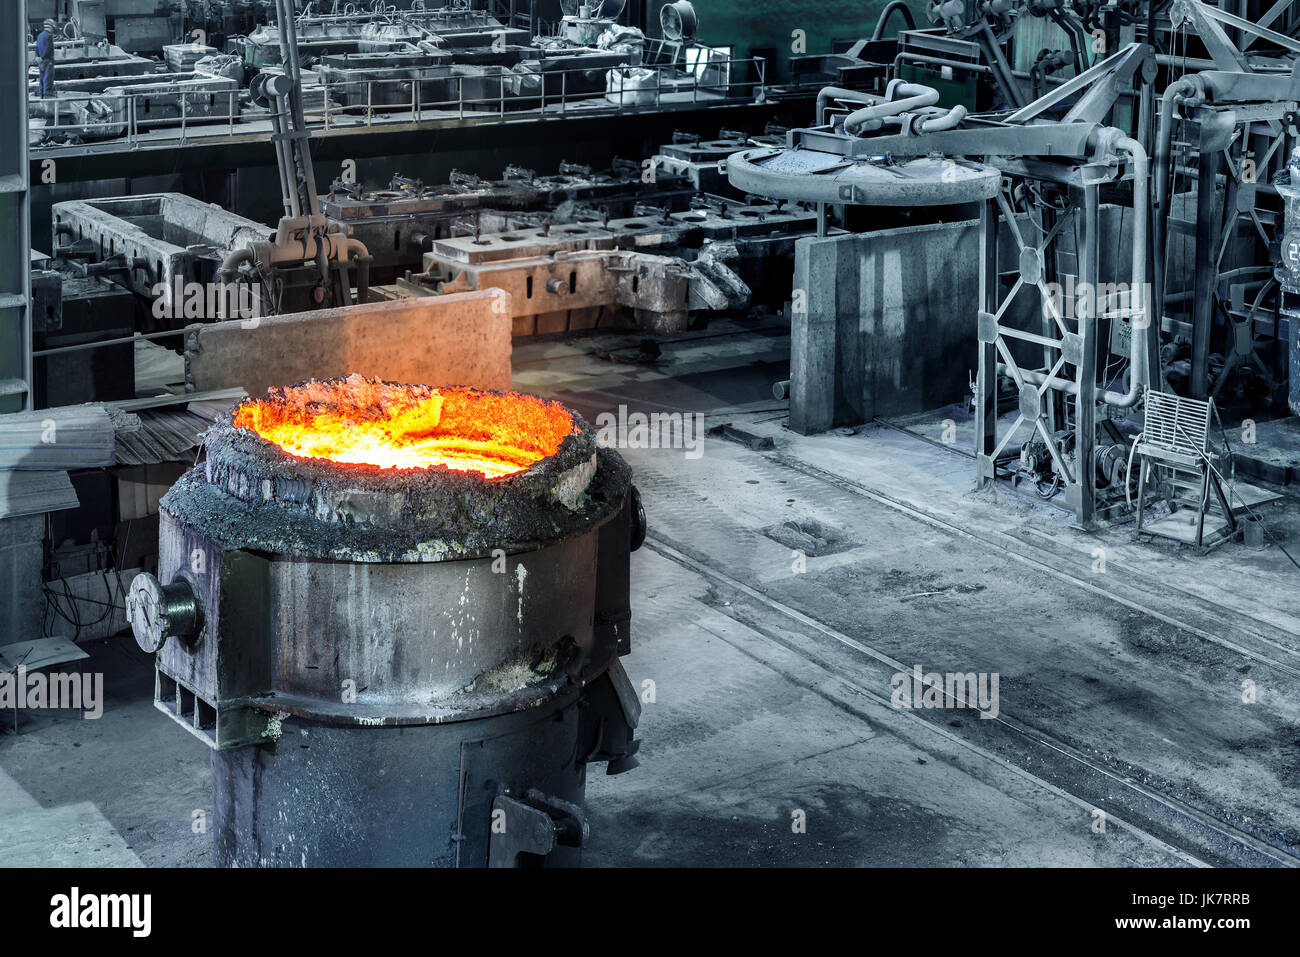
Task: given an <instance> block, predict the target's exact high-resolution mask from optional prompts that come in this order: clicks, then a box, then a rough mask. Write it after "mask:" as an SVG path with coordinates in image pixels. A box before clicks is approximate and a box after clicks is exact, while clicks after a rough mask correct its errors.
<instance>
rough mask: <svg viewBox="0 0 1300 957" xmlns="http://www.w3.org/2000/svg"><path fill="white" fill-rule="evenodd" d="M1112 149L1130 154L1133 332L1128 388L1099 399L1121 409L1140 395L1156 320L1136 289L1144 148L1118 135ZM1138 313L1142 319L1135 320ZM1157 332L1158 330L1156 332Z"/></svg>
mask: <svg viewBox="0 0 1300 957" xmlns="http://www.w3.org/2000/svg"><path fill="white" fill-rule="evenodd" d="M1115 148H1116V149H1120V150H1124V151H1125V152H1127V153H1128V156H1129V165H1130V166H1131V167H1132V169H1133V272H1132V279H1131V282H1130V283H1129V309H1130V311H1131V319H1132V320H1133V321H1132V324H1131V329H1132V335H1131V336H1130V337H1129V387H1128V392H1125V393H1123V394H1121V393H1118V392H1111V391H1107V392H1106V393H1105V394H1104V395H1102V396H1101V400H1102V401H1103V402H1105V403H1106V404H1107V405H1113V406H1117V407H1119V408H1121V409H1128V408H1132V407H1133V406H1134V405H1136V404H1137V401H1138V399H1139V398H1141V396H1142V390H1143V389H1144V388H1145V387H1146V385H1147V382H1148V379H1149V376H1148V373H1149V371H1150V370H1149V369H1148V368H1147V364H1148V361H1149V360H1148V357H1147V338H1148V337H1149V336H1150V335H1152V330H1153V329H1157V330H1158V329H1159V326H1157V325H1155V323H1156V322H1157V321H1158V320H1157V318H1156V316H1153V315H1152V311H1153V310H1152V305H1153V304H1152V301H1151V300H1152V299H1153V298H1154V297H1149V296H1148V297H1142V298H1143V301H1142V302H1141V303H1140V304H1139V302H1138V290H1140V289H1145V288H1146V281H1147V219H1148V217H1149V216H1150V214H1151V213H1150V211H1151V207H1150V202H1151V200H1150V195H1151V181H1150V174H1149V167H1148V163H1147V151H1146V150H1144V149H1143V148H1142V144H1141V143H1139V142H1138V141H1137V140H1135V139H1133V138H1132V137H1131V136H1125V137H1121V138H1120V139H1118V140H1116V141H1115ZM1139 315H1140V316H1141V318H1142V320H1143V321H1142V322H1141V324H1139V323H1138V322H1137V321H1136V320H1137V318H1138V316H1139ZM1156 334H1157V335H1158V334H1159V333H1158V332H1157V333H1156Z"/></svg>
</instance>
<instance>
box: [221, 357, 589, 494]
mask: <svg viewBox="0 0 1300 957" xmlns="http://www.w3.org/2000/svg"><path fill="white" fill-rule="evenodd" d="M234 424H235V427H236V428H243V429H251V430H252V431H254V432H256V433H257V434H258V435H260V436H262V438H264V439H267V440H269V441H271V442H274V443H275V444H276V445H278V446H279V447H280V448H282V449H284V451H286V452H288V453H289V454H290V455H293V456H297V457H298V458H316V459H329V460H330V461H333V462H345V463H350V464H358V465H360V464H364V465H377V466H379V467H380V468H386V469H424V468H429V467H430V466H435V465H445V466H446V467H447V468H449V469H454V470H455V471H458V472H479V473H482V475H483V476H485V477H486V478H501V477H502V476H506V475H513V474H514V473H516V472H522V471H523V470H524V469H526V468H528V467H529V466H530V465H532V464H533V463H535V462H540V461H541V460H542V459H544V458H546V457H547V456H548V455H554V454H555V452H556V451H557V450H558V449H559V447H560V443H561V442H563V441H564V437H565V436H566V435H568V434H569V433H571V432H572V431H573V428H574V425H573V416H571V415H570V414H569V413H568V412H566V411H565V410H564V409H563V408H562V407H561V406H559V405H556V404H554V403H551V402H546V401H544V400H542V399H538V398H535V397H533V396H529V395H519V394H513V393H512V394H509V395H493V394H491V393H486V392H477V391H475V390H473V389H464V388H445V389H433V388H430V387H428V386H412V385H393V384H390V383H385V382H381V381H379V380H377V379H367V378H365V377H363V376H359V375H352V376H348V377H347V378H344V379H336V380H333V381H329V382H309V383H307V384H305V385H302V386H295V387H292V388H287V389H274V390H272V392H271V395H270V396H269V397H268V398H265V399H256V400H252V401H249V402H245V403H243V404H241V405H240V406H239V407H238V408H237V409H236V410H235V414H234Z"/></svg>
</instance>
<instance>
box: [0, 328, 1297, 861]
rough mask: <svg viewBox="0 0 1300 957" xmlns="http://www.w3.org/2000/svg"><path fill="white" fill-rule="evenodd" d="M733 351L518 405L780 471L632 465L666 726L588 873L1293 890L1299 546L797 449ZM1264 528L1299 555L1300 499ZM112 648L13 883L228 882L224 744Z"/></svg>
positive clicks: (521, 370)
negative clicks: (101, 871)
mask: <svg viewBox="0 0 1300 957" xmlns="http://www.w3.org/2000/svg"><path fill="white" fill-rule="evenodd" d="M736 331H737V330H736V328H735V327H730V326H727V325H725V324H721V325H715V326H714V327H712V328H711V329H710V330H708V331H706V332H704V333H702V334H688V335H686V336H683V337H680V340H678V341H673V342H665V343H662V349H663V356H662V357H661V359H660V360H659V361H658V362H657V363H653V364H641V363H635V362H625V363H624V362H611V361H609V360H608V359H607V358H602V357H599V356H596V355H594V354H593V352H595V351H596V350H597V349H599V350H600V351H601V352H603V353H605V354H608V353H609V352H610V351H613V352H615V353H618V354H622V355H628V356H630V355H631V354H633V353H634V352H635V351H636V348H635V347H636V343H637V338H636V337H618V336H601V337H599V338H598V339H593V340H567V341H551V342H545V341H543V342H532V343H528V344H524V345H520V346H517V347H516V351H515V366H516V379H515V384H516V387H517V388H520V389H523V390H526V391H535V392H539V393H545V394H551V395H555V396H557V397H561V398H563V399H564V400H565V401H568V402H570V403H571V404H573V405H575V406H576V407H578V408H579V409H581V410H583V411H584V412H585V413H587V414H589V415H591V416H594V415H595V413H596V412H598V411H600V410H602V409H611V408H616V407H617V406H618V405H619V404H626V405H627V406H628V409H629V411H643V412H650V411H655V410H665V409H667V410H674V409H685V410H691V411H699V412H702V413H705V414H706V415H707V416H708V418H707V423H708V424H709V425H717V424H720V423H724V422H730V423H732V424H733V425H736V426H738V427H740V428H743V429H745V430H747V431H749V432H751V433H754V434H756V435H762V436H768V437H771V438H772V439H773V443H774V447H773V448H772V449H770V450H764V451H754V450H751V449H750V448H749V447H747V446H745V445H742V444H738V443H736V442H731V441H727V440H725V439H722V438H714V437H709V438H707V439H705V442H704V446H703V450H704V451H703V454H702V455H700V456H699V457H698V458H689V457H687V456H686V455H685V454H684V452H683V450H680V449H661V450H640V449H627V450H625V451H624V454H625V456H626V457H627V458H628V460H629V462H631V464H632V466H633V468H634V471H635V474H636V482H637V484H638V486H639V487H640V489H641V491H642V494H643V496H644V501H645V507H646V511H647V514H648V517H649V522H650V528H651V532H650V537H649V539H648V541H647V543H646V546H645V547H644V548H642V550H641V551H639V552H638V553H636V554H635V555H634V556H633V616H634V618H633V621H634V630H633V652H632V654H631V655H630V656H629V657H627V658H626V659H624V663H625V665H626V667H627V670H628V673H629V676H630V677H631V679H632V681H633V684H634V685H635V686H636V687H638V688H646V687H648V686H647V685H646V684H645V682H647V681H649V682H653V689H654V696H653V697H654V700H653V702H647V703H645V704H644V706H643V707H644V711H643V716H642V723H641V727H640V729H639V732H638V734H639V737H641V739H642V740H643V745H642V751H641V755H640V757H641V766H640V767H639V768H637V769H635V770H634V771H632V772H629V773H627V774H624V775H620V776H617V777H606V776H603V775H596V776H593V777H592V778H591V779H590V780H589V783H588V808H589V814H590V818H591V832H592V834H591V840H590V844H589V846H588V849H587V852H586V856H585V860H586V863H587V864H588V865H592V866H625V865H727V866H755V865H759V866H762V865H818V864H836V865H886V866H906V865H920V866H954V865H957V866H1004V865H1010V866H1018V865H1039V864H1046V865H1061V866H1114V865H1171V864H1172V865H1184V864H1185V865H1197V864H1231V863H1239V864H1249V865H1276V864H1293V863H1297V859H1298V858H1300V761H1298V759H1297V757H1296V754H1297V747H1296V746H1297V744H1298V743H1300V703H1298V701H1300V699H1298V698H1297V695H1296V694H1295V690H1296V688H1295V686H1296V683H1297V681H1296V679H1297V678H1300V598H1297V597H1296V596H1297V594H1298V593H1300V589H1297V588H1296V585H1297V582H1300V571H1298V570H1296V569H1295V568H1293V567H1292V566H1290V565H1289V564H1288V563H1287V562H1286V560H1285V559H1284V558H1283V557H1282V555H1281V553H1280V552H1279V551H1278V549H1277V548H1276V547H1270V548H1268V549H1266V550H1264V551H1261V552H1252V551H1247V550H1245V549H1244V547H1243V546H1242V545H1240V544H1236V543H1231V544H1227V545H1224V546H1222V547H1221V548H1219V549H1218V550H1216V551H1214V552H1212V553H1210V554H1209V555H1206V556H1197V555H1195V554H1193V553H1191V552H1190V551H1189V550H1187V549H1179V548H1177V547H1175V546H1171V545H1163V544H1159V543H1155V544H1143V543H1138V542H1135V541H1134V540H1133V535H1132V531H1131V529H1123V528H1119V529H1111V530H1107V531H1105V532H1102V533H1099V534H1087V533H1084V532H1082V531H1080V530H1078V529H1075V528H1073V527H1071V525H1070V523H1069V516H1068V514H1066V513H1064V512H1062V511H1061V510H1060V509H1057V508H1055V507H1053V506H1051V505H1045V504H1043V503H1042V502H1040V501H1038V500H1036V499H1034V498H1033V497H1032V496H1029V497H1022V496H1020V495H1018V494H1016V493H1013V492H1010V491H1007V490H999V491H997V492H996V493H993V494H988V493H985V494H978V495H977V494H975V493H973V492H972V491H971V488H972V485H973V468H972V465H971V463H970V462H969V460H967V459H965V458H964V457H962V456H960V455H958V454H956V453H954V452H953V451H951V450H949V449H945V448H939V447H936V446H934V445H931V444H928V443H926V442H924V441H921V440H919V439H917V438H915V437H913V436H911V435H907V434H904V433H901V432H899V431H897V430H895V429H892V428H888V427H883V426H878V425H877V426H870V427H866V428H863V429H859V430H851V431H848V432H844V433H839V432H837V433H831V434H827V435H823V436H814V437H801V436H797V435H794V434H793V433H790V432H788V431H787V430H785V429H784V428H783V426H782V419H783V416H784V413H783V403H778V402H774V401H773V400H772V399H771V398H770V397H769V394H768V391H767V390H768V388H769V386H770V383H771V382H772V381H773V380H775V379H779V378H785V377H786V374H787V372H788V366H786V365H784V363H785V361H786V359H785V357H786V356H787V355H788V338H787V337H786V335H785V331H784V330H782V329H780V328H779V327H774V328H769V329H760V330H751V331H749V332H747V333H746V334H743V335H737V334H735V332H736ZM1266 518H1267V520H1268V521H1269V523H1270V526H1271V527H1272V528H1273V529H1274V530H1275V532H1276V534H1278V535H1279V537H1281V538H1282V539H1283V541H1286V542H1289V543H1297V547H1296V548H1292V551H1293V553H1295V552H1297V551H1300V507H1297V502H1296V500H1295V499H1294V498H1286V499H1284V500H1283V501H1282V502H1280V503H1277V504H1274V505H1271V506H1268V507H1267V512H1266ZM1288 547H1290V546H1288ZM796 548H802V550H803V552H804V553H805V555H806V559H805V562H804V563H803V564H802V565H800V563H799V562H798V561H797V560H796V559H797V557H798V556H797V555H796V553H795V551H794V550H795V549H796ZM1098 549H1101V550H1102V551H1103V554H1104V558H1105V566H1104V568H1105V570H1104V571H1097V570H1096V569H1097V567H1098V566H1097V550H1098ZM87 650H89V651H91V653H92V658H91V659H90V660H89V661H87V662H83V665H84V666H85V667H86V668H87V670H92V671H94V670H102V671H104V672H105V673H106V675H107V679H106V680H107V682H108V688H107V689H106V695H107V700H108V707H107V708H106V710H105V713H104V716H103V718H102V719H100V720H99V721H82V720H80V719H79V718H72V717H69V716H67V715H66V714H58V713H32V714H27V715H24V719H23V726H22V733H21V734H19V735H14V734H13V732H12V731H8V732H5V733H0V864H6V863H10V864H38V863H46V862H51V863H52V862H58V863H74V862H76V863H135V862H140V863H144V864H147V865H180V866H185V865H202V864H204V863H205V862H206V860H207V854H208V838H207V836H206V835H204V834H195V833H193V830H194V829H193V827H192V822H193V820H194V813H195V812H196V811H204V810H206V808H207V807H208V805H209V800H210V799H209V794H208V783H207V780H208V767H207V764H208V762H207V752H206V749H205V748H204V747H203V745H202V744H200V743H199V742H198V741H197V740H195V739H194V738H192V737H190V736H189V735H188V734H186V733H185V732H184V731H183V730H182V729H181V728H179V727H177V726H176V725H175V724H173V723H171V722H169V721H167V720H166V719H165V718H163V717H162V716H161V715H159V714H157V713H156V712H155V711H154V710H153V708H152V704H151V701H150V696H151V694H152V679H151V675H150V666H149V662H148V660H147V659H146V658H145V656H143V655H142V654H140V653H139V652H138V651H137V650H136V649H135V646H134V644H133V642H132V641H131V639H130V638H116V639H110V640H108V641H105V642H97V643H94V644H93V645H90V646H88V647H87ZM913 665H921V666H922V667H923V669H924V670H926V671H940V672H947V671H960V672H968V671H975V672H990V673H996V674H998V676H999V679H1000V709H999V714H998V716H997V718H994V719H988V720H985V719H981V718H979V717H978V716H976V715H975V714H974V713H973V712H971V711H968V710H953V709H930V710H911V709H902V710H899V709H895V708H894V707H892V706H891V704H890V695H891V690H892V688H891V677H892V675H894V674H895V673H896V672H899V671H910V669H911V668H912V666H913ZM1244 681H1251V682H1253V683H1254V689H1255V696H1254V700H1253V701H1252V702H1250V703H1247V702H1246V701H1243V693H1242V692H1243V685H1242V683H1243V682H1244ZM800 821H802V822H804V824H805V827H803V828H802V829H800V828H798V827H796V826H795V825H796V824H797V823H798V822H800ZM1103 821H1104V825H1105V826H1104V828H1103V827H1101V824H1102V823H1103Z"/></svg>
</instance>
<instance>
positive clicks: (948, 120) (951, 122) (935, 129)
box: [917, 103, 966, 133]
mask: <svg viewBox="0 0 1300 957" xmlns="http://www.w3.org/2000/svg"><path fill="white" fill-rule="evenodd" d="M964 119H966V107H964V106H962V105H961V104H960V103H958V104H957V105H956V106H954V107H953V108H952V109H951V110H949V111H948V112H947V113H945V114H943V115H942V116H932V117H927V118H926V119H923V120H922V121H921V123H920V125H919V126H918V127H917V132H919V133H942V132H943V131H944V130H951V129H953V128H955V127H956V126H957V124H959V123H960V122H961V121H962V120H964Z"/></svg>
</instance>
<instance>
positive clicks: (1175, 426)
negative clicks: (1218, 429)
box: [1142, 391, 1211, 455]
mask: <svg viewBox="0 0 1300 957" xmlns="http://www.w3.org/2000/svg"><path fill="white" fill-rule="evenodd" d="M1210 406H1211V402H1210V400H1208V399H1187V398H1184V397H1183V396H1181V395H1173V394H1172V393H1169V392H1153V391H1148V392H1147V396H1146V423H1145V425H1144V426H1143V429H1142V431H1143V436H1142V438H1143V441H1144V442H1147V443H1150V444H1151V445H1157V446H1160V447H1161V448H1164V449H1168V450H1170V451H1172V452H1184V453H1188V454H1191V455H1198V454H1202V453H1204V452H1205V451H1206V450H1207V449H1208V447H1209V436H1210Z"/></svg>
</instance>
